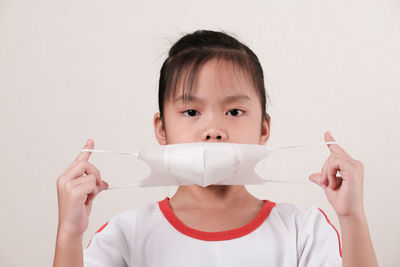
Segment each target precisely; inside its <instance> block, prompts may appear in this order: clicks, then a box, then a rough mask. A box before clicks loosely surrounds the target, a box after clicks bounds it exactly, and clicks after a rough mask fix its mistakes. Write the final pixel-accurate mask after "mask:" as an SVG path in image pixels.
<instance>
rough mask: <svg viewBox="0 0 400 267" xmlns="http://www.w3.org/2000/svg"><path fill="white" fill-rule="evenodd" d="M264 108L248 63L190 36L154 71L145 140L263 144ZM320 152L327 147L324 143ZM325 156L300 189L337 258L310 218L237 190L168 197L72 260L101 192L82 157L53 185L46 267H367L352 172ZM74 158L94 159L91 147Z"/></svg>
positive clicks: (356, 168) (371, 256) (113, 223)
mask: <svg viewBox="0 0 400 267" xmlns="http://www.w3.org/2000/svg"><path fill="white" fill-rule="evenodd" d="M265 106H266V94H265V88H264V78H263V71H262V68H261V65H260V63H259V61H258V59H257V56H256V55H255V54H254V53H253V52H252V51H251V50H250V49H249V48H248V47H247V46H245V45H244V44H242V43H240V42H239V41H238V40H236V39H235V38H233V37H231V36H229V35H227V34H225V33H222V32H214V31H196V32H194V33H192V34H188V35H186V36H184V37H182V38H181V39H180V40H179V41H178V42H177V43H176V44H174V45H173V46H172V48H171V49H170V51H169V57H168V58H167V59H166V61H165V62H164V64H163V66H162V68H161V73H160V81H159V108H160V112H157V113H156V114H155V116H154V128H155V135H156V138H157V141H158V142H159V143H160V145H166V144H176V143H188V142H229V143H246V144H261V145H264V144H266V143H267V141H268V139H269V135H270V121H271V120H270V117H269V115H268V114H267V113H266V107H265ZM325 141H327V142H329V141H334V139H333V137H332V136H331V135H330V133H329V132H327V133H325ZM328 147H329V149H330V151H331V154H330V155H329V157H328V159H327V160H326V162H325V164H324V166H323V168H322V171H321V173H315V174H312V175H311V176H310V177H309V178H310V180H311V181H313V182H314V183H316V184H318V185H320V186H321V187H322V188H323V190H324V191H325V193H326V196H327V198H328V200H329V202H330V203H331V205H332V206H333V208H334V210H335V211H336V214H337V216H338V218H339V222H340V225H341V230H342V238H343V239H342V241H343V258H342V249H341V243H340V238H339V235H338V233H337V231H336V229H335V228H334V227H333V226H332V225H331V224H330V222H329V220H328V218H327V217H326V216H325V214H324V213H323V212H322V211H321V210H319V209H317V208H315V207H309V208H301V207H297V206H295V205H292V204H285V203H274V202H272V201H268V200H260V199H257V198H256V197H254V196H252V195H251V194H250V193H249V192H248V191H247V190H246V188H245V186H244V185H211V186H207V187H201V186H199V185H187V186H179V188H178V190H177V192H176V193H175V195H174V196H173V197H172V198H171V199H169V198H165V199H164V200H162V201H159V202H158V203H152V204H149V205H147V206H144V207H141V208H137V209H132V210H128V211H125V212H122V213H120V214H118V215H116V216H114V217H113V218H111V219H110V220H109V221H108V222H107V223H106V224H105V225H103V226H102V227H101V228H100V229H99V231H98V232H97V233H96V234H95V235H94V237H93V239H92V241H91V243H90V244H89V245H88V247H87V248H86V249H85V251H84V253H83V251H82V236H83V233H84V232H85V230H86V228H87V226H88V217H89V214H90V210H91V205H92V201H93V199H94V198H95V197H96V195H97V194H98V193H100V192H101V191H102V190H104V189H107V188H108V184H107V183H106V182H104V181H103V180H102V179H101V177H100V172H99V171H98V170H97V168H96V167H95V166H93V165H91V164H90V163H89V162H88V160H89V157H90V154H91V153H90V152H82V153H80V154H79V156H78V157H77V158H76V159H75V161H74V162H73V163H72V164H71V166H70V167H69V168H68V169H67V170H66V171H65V172H64V173H63V174H62V175H61V176H60V177H59V178H58V180H57V191H58V200H59V225H58V233H57V241H56V252H55V259H54V266H58V267H60V266H83V264H84V266H141V267H143V266H174V267H179V266H342V263H343V266H346V267H349V266H363V267H367V266H377V260H376V257H375V253H374V250H373V247H372V243H371V240H370V236H369V230H368V225H367V221H366V217H365V213H364V207H363V165H362V163H361V162H360V161H357V160H354V159H353V158H351V157H350V156H349V155H348V154H347V153H346V152H345V151H344V150H343V149H342V148H341V147H340V146H339V145H337V144H330V145H328ZM84 148H88V149H93V148H94V144H93V141H92V140H88V143H87V144H86V145H85V147H84ZM338 170H339V172H340V174H341V177H336V173H337V171H338ZM85 174H86V175H85Z"/></svg>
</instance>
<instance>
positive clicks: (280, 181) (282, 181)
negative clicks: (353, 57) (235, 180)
mask: <svg viewBox="0 0 400 267" xmlns="http://www.w3.org/2000/svg"><path fill="white" fill-rule="evenodd" d="M329 144H337V143H336V142H322V143H313V144H307V145H289V146H274V147H269V148H268V149H269V150H275V149H291V148H302V147H308V146H320V145H329ZM81 151H82V152H98V153H112V154H119V155H127V156H135V157H138V156H139V150H138V151H137V152H123V151H108V150H98V149H87V148H86V149H82V150H81ZM263 180H264V181H265V182H266V183H308V181H302V180H300V181H296V180H285V179H274V180H272V179H263ZM139 186H140V184H138V183H135V184H127V185H117V186H109V187H108V188H107V189H106V190H115V189H122V188H129V187H139Z"/></svg>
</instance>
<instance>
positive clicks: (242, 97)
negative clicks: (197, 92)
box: [173, 94, 250, 103]
mask: <svg viewBox="0 0 400 267" xmlns="http://www.w3.org/2000/svg"><path fill="white" fill-rule="evenodd" d="M249 100H250V97H248V96H247V95H243V94H239V95H230V96H227V97H225V98H224V100H222V102H223V103H232V102H245V101H249ZM178 101H183V96H182V95H181V96H178V97H176V98H175V99H174V100H173V103H176V102H178ZM188 102H200V103H204V102H206V100H205V98H201V97H197V96H193V95H192V96H188Z"/></svg>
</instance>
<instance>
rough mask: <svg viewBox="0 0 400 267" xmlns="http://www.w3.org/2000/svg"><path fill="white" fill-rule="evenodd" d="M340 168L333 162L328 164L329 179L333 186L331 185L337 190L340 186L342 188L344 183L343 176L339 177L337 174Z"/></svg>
mask: <svg viewBox="0 0 400 267" xmlns="http://www.w3.org/2000/svg"><path fill="white" fill-rule="evenodd" d="M338 171H339V170H338V169H337V168H336V167H335V163H334V162H332V163H331V164H330V165H329V166H328V171H327V173H328V178H329V181H330V182H332V184H331V186H329V187H330V188H331V189H332V190H336V189H338V188H340V186H341V184H342V178H341V177H337V176H336V174H337V172H338Z"/></svg>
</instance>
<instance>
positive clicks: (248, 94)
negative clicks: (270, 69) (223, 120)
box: [168, 58, 258, 104]
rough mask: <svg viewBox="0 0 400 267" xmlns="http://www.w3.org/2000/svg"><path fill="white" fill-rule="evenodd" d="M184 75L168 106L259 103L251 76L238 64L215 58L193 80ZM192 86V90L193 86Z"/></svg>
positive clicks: (200, 69)
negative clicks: (252, 101) (240, 102)
mask: <svg viewBox="0 0 400 267" xmlns="http://www.w3.org/2000/svg"><path fill="white" fill-rule="evenodd" d="M192 79H193V83H192V84H191V83H190V75H189V74H188V73H185V72H183V73H182V74H181V77H180V78H179V82H178V83H177V87H176V89H175V90H174V91H173V93H172V94H171V97H170V99H169V101H168V102H171V103H172V104H174V103H177V102H179V100H181V101H182V102H185V101H196V100H198V99H199V98H203V99H205V100H210V101H212V100H219V99H221V100H222V99H224V100H230V101H231V102H233V101H235V100H236V101H244V100H250V101H251V100H254V99H258V94H257V89H256V88H255V86H254V82H253V80H252V79H251V76H250V74H249V73H248V72H247V71H246V70H244V69H242V68H241V67H240V66H238V65H237V64H235V63H232V62H229V61H227V60H221V59H220V60H218V59H216V58H214V59H211V60H208V61H207V62H205V63H203V64H201V66H200V67H199V69H198V71H197V73H196V75H195V76H194V77H192ZM191 85H192V86H191Z"/></svg>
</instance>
